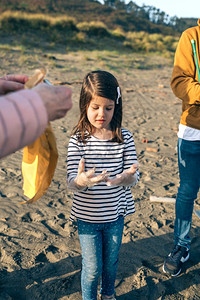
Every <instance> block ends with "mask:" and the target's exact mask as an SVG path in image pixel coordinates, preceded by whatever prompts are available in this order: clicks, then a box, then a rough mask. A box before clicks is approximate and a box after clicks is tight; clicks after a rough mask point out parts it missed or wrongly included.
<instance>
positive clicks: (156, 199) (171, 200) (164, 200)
mask: <svg viewBox="0 0 200 300" xmlns="http://www.w3.org/2000/svg"><path fill="white" fill-rule="evenodd" d="M150 201H151V202H158V203H175V202H176V199H175V198H169V197H156V196H150Z"/></svg>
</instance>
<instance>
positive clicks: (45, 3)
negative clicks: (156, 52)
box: [0, 0, 174, 35]
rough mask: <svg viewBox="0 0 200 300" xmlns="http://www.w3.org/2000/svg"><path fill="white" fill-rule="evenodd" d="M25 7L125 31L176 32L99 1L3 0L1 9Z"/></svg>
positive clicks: (29, 9)
mask: <svg viewBox="0 0 200 300" xmlns="http://www.w3.org/2000/svg"><path fill="white" fill-rule="evenodd" d="M6 10H11V11H22V12H29V13H45V14H49V15H52V16H55V15H67V16H70V17H74V18H75V19H76V22H84V21H87V22H90V21H101V22H103V23H105V24H106V26H108V27H109V28H111V29H116V28H122V29H123V30H125V31H145V32H149V33H162V34H165V35H167V34H174V30H173V29H172V28H171V27H168V26H163V25H158V24H154V23H152V22H150V21H149V20H147V19H145V18H143V17H138V16H136V15H134V14H133V13H127V12H126V11H124V10H119V9H113V8H112V7H109V6H107V5H102V4H100V3H99V2H98V1H88V0H75V1H74V0H68V1H65V0H26V1H21V0H1V7H0V13H2V12H4V11H6Z"/></svg>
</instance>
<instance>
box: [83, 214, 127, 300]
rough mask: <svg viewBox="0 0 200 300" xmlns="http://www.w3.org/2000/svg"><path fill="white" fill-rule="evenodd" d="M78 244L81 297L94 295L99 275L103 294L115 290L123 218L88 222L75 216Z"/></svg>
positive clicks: (89, 298)
mask: <svg viewBox="0 0 200 300" xmlns="http://www.w3.org/2000/svg"><path fill="white" fill-rule="evenodd" d="M77 223H78V233H79V239H80V244H81V254H82V272H81V289H82V297H83V300H96V299H97V286H98V278H99V276H101V291H100V293H101V294H102V295H108V296H110V295H112V294H114V293H115V278H116V273H117V266H118V256H119V249H120V247H121V241H122V234H123V228H124V218H123V217H119V219H118V220H117V221H115V222H107V223H89V222H84V221H81V220H77Z"/></svg>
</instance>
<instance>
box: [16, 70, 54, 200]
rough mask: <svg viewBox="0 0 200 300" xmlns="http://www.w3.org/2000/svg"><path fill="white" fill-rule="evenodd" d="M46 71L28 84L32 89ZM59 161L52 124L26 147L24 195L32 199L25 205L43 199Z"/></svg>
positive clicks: (40, 71) (23, 161)
mask: <svg viewBox="0 0 200 300" xmlns="http://www.w3.org/2000/svg"><path fill="white" fill-rule="evenodd" d="M45 74H46V73H45V70H44V69H42V70H37V71H36V72H35V74H34V75H33V76H32V77H31V78H30V79H29V80H28V82H27V83H26V87H27V88H32V87H33V86H35V85H37V84H38V83H39V82H41V81H42V80H43V79H44V76H45ZM57 160H58V151H57V146H56V139H55V136H54V133H53V130H52V127H51V125H50V123H49V124H48V126H47V128H46V129H45V132H44V133H43V134H42V135H41V136H40V137H39V138H38V139H36V141H35V142H33V143H32V144H31V145H29V146H27V147H24V149H23V160H22V176H23V190H24V195H25V196H27V197H28V198H30V199H29V200H27V201H23V202H21V204H23V203H34V202H36V201H37V200H38V199H39V198H40V197H42V196H43V195H44V194H45V193H46V191H47V189H48V187H49V185H50V184H51V181H52V179H53V176H54V172H55V169H56V165H57Z"/></svg>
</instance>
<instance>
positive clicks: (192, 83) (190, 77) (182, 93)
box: [171, 26, 200, 110]
mask: <svg viewBox="0 0 200 300" xmlns="http://www.w3.org/2000/svg"><path fill="white" fill-rule="evenodd" d="M198 30H199V28H198V26H196V27H193V28H189V29H187V30H186V31H184V32H183V33H182V35H181V37H180V40H179V43H178V46H177V49H176V53H175V59H174V68H173V73H172V80H171V88H172V90H173V92H174V94H175V96H176V97H178V98H180V99H181V100H183V110H186V109H187V108H188V107H189V106H190V105H194V104H195V105H200V83H199V79H198V75H197V70H196V65H195V60H194V54H193V50H192V44H191V40H192V39H194V40H195V42H196V51H197V56H198V57H199V48H200V44H199V32H198Z"/></svg>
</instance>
